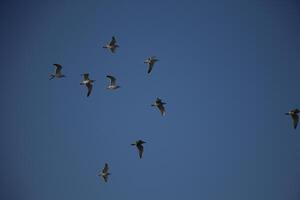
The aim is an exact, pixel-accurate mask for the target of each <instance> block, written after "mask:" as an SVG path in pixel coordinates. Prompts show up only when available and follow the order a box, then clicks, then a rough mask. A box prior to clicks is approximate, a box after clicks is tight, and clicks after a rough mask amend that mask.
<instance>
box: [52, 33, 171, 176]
mask: <svg viewBox="0 0 300 200" xmlns="http://www.w3.org/2000/svg"><path fill="white" fill-rule="evenodd" d="M103 48H105V49H108V50H110V51H111V52H112V53H115V52H116V49H117V48H119V45H118V44H117V41H116V38H115V37H114V36H113V37H112V39H111V41H110V42H109V43H108V44H106V45H105V46H103ZM157 61H158V59H157V58H156V57H155V56H151V57H149V58H147V59H146V60H145V61H144V63H145V64H147V66H148V70H147V73H148V74H150V73H151V71H152V69H153V67H154V64H155V63H156V62H157ZM53 65H54V67H55V71H54V74H50V75H49V80H52V79H53V78H64V77H66V76H65V75H64V74H63V73H62V68H63V67H62V65H61V64H53ZM81 75H82V76H83V80H82V81H81V82H80V85H85V86H86V87H87V90H88V91H87V97H89V96H90V95H91V93H92V89H93V84H94V82H95V80H92V79H90V78H89V73H84V74H81ZM106 77H107V78H108V79H109V85H108V86H107V89H110V90H116V89H118V88H120V87H121V86H119V85H117V79H116V78H115V77H114V76H112V75H107V76H106ZM165 104H166V103H165V102H163V101H162V100H161V99H160V98H156V100H155V102H154V103H153V104H151V106H153V107H157V108H158V109H159V111H160V113H161V115H162V116H164V115H165V106H164V105H165ZM145 143H146V142H145V141H143V140H137V141H135V143H133V144H131V145H132V146H135V147H136V148H137V150H138V153H139V157H140V159H141V158H142V157H143V152H144V146H143V144H145ZM109 175H110V173H109V166H108V163H105V164H104V168H103V169H102V170H100V172H99V173H98V176H100V177H102V178H103V179H104V181H105V182H107V180H108V176H109Z"/></svg>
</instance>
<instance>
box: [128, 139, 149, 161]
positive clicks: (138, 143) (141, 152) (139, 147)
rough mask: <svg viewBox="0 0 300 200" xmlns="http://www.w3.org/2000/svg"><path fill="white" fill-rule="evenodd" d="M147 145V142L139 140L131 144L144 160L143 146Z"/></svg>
mask: <svg viewBox="0 0 300 200" xmlns="http://www.w3.org/2000/svg"><path fill="white" fill-rule="evenodd" d="M145 143H146V142H145V141H143V140H137V141H136V142H135V143H133V144H131V145H132V146H136V147H137V149H138V150H139V156H140V158H142V156H143V152H144V147H143V144H145Z"/></svg>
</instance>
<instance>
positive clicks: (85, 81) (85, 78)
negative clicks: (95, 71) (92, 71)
mask: <svg viewBox="0 0 300 200" xmlns="http://www.w3.org/2000/svg"><path fill="white" fill-rule="evenodd" d="M81 75H82V76H83V80H82V81H81V82H80V85H86V87H87V89H88V93H87V95H86V96H87V97H88V96H90V94H91V92H92V89H93V82H95V80H90V79H89V74H88V73H85V74H81Z"/></svg>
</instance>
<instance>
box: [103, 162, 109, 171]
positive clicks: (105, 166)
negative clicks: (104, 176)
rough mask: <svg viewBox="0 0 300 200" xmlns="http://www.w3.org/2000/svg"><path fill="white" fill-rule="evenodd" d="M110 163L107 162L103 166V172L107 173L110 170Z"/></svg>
mask: <svg viewBox="0 0 300 200" xmlns="http://www.w3.org/2000/svg"><path fill="white" fill-rule="evenodd" d="M108 169H109V168H108V164H107V163H105V165H104V168H103V170H102V172H103V173H107V172H108Z"/></svg>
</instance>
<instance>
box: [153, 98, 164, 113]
mask: <svg viewBox="0 0 300 200" xmlns="http://www.w3.org/2000/svg"><path fill="white" fill-rule="evenodd" d="M165 104H167V103H165V102H162V100H161V99H160V98H158V97H157V98H156V101H155V103H154V104H152V105H151V106H156V107H157V108H158V109H159V111H160V113H161V115H162V116H164V115H165V113H166V111H165V107H164V105H165Z"/></svg>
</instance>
